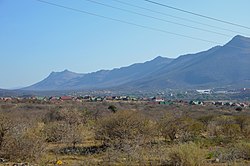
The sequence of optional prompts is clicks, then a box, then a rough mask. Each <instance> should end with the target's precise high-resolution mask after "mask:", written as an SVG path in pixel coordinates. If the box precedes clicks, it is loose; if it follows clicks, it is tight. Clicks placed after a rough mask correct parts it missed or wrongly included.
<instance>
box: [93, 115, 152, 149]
mask: <svg viewBox="0 0 250 166" xmlns="http://www.w3.org/2000/svg"><path fill="white" fill-rule="evenodd" d="M97 123H98V125H97V127H96V131H95V135H96V138H97V139H99V140H102V141H103V142H104V144H106V145H114V146H117V147H118V148H121V147H124V145H128V144H129V145H137V146H138V145H141V144H143V143H145V142H146V141H148V140H151V139H153V138H154V130H153V123H152V122H151V121H149V120H148V119H146V118H145V117H144V116H143V115H141V114H139V113H137V112H135V111H119V112H117V113H115V114H112V115H111V116H110V117H106V118H103V119H102V120H100V121H99V122H97Z"/></svg>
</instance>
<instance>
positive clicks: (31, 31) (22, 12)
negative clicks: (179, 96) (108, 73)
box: [0, 0, 250, 88]
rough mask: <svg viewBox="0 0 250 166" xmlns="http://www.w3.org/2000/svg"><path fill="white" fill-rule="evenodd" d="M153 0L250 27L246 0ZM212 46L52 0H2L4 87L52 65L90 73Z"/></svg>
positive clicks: (146, 21)
mask: <svg viewBox="0 0 250 166" xmlns="http://www.w3.org/2000/svg"><path fill="white" fill-rule="evenodd" d="M47 1H48V2H53V3H57V4H60V5H64V6H67V7H71V8H75V9H79V10H84V11H88V12H92V13H95V14H99V15H102V16H106V17H112V18H114V19H120V20H123V21H128V22H131V23H136V24H139V25H143V26H149V27H152V28H157V29H162V30H165V31H169V32H173V33H178V34H183V35H188V36H192V37H197V38H202V39H206V40H210V41H214V42H218V43H222V44H225V43H226V42H228V41H229V40H230V39H231V38H232V37H233V36H235V35H237V34H238V33H236V32H228V31H223V30H218V29H214V28H211V27H207V26H202V25H198V24H195V23H191V22H188V21H184V20H179V19H174V18H171V17H168V16H164V15H161V14H156V13H152V12H149V11H145V10H142V9H138V8H134V7H129V6H126V5H122V4H120V3H118V2H115V1H113V0H95V1H97V2H102V3H105V4H109V5H112V6H116V7H119V8H123V9H127V10H133V11H135V12H138V13H142V14H145V15H149V16H153V17H156V18H160V19H164V20H168V21H173V22H178V23H181V24H186V25H189V26H194V27H197V28H203V29H207V30H210V31H216V32H219V33H223V34H226V36H223V35H218V34H214V33H209V32H204V31H200V30H194V29H191V28H187V27H183V26H179V25H174V24H170V23H167V22H163V21H159V20H154V19H150V18H146V17H142V16H138V15H134V14H132V13H126V12H124V11H119V10H115V9H112V8H108V7H105V6H101V5H97V4H94V3H91V2H89V1H86V0H47ZM120 1H123V2H127V3H131V4H134V5H138V6H141V7H144V8H149V9H151V10H155V11H158V12H163V13H166V14H169V15H173V16H177V17H183V18H186V19H192V20H195V21H199V22H202V23H205V24H209V25H212V26H218V27H222V28H226V29H230V30H233V31H239V32H241V34H243V35H244V34H245V36H250V35H247V34H250V30H249V29H248V30H247V29H244V28H239V27H235V26H230V25H227V24H223V23H218V22H215V21H211V20H207V19H204V18H199V17H196V16H192V15H189V14H185V13H181V12H178V11H175V10H171V9H168V8H165V7H160V6H156V5H153V4H149V3H147V2H145V1H144V0H120ZM155 1H157V2H161V3H164V4H167V5H171V6H175V7H178V8H181V9H185V10H190V11H193V12H196V13H200V14H203V15H208V16H211V17H216V18H219V19H223V20H227V21H231V22H235V23H238V24H243V25H246V26H248V27H250V18H249V15H250V10H249V6H250V1H249V0H237V1H236V0H207V1H201V0H188V1H187V0H155ZM215 45H216V44H215V43H207V42H202V41H198V40H193V39H188V38H184V37H180V36H175V35H171V34H167V33H162V32H157V31H153V30H149V29H143V28H139V27H136V26H132V25H127V24H123V23H120V22H115V21H111V20H106V19H103V18H98V17H94V16H91V15H87V14H83V13H79V12H74V11H70V10H67V9H62V8H58V7H55V6H50V5H47V4H44V3H41V2H38V1H36V0H0V88H12V87H19V86H28V85H31V84H33V83H36V82H38V81H40V80H42V79H43V78H45V77H46V76H48V75H49V73H50V72H51V71H62V70H64V69H68V70H71V71H74V72H78V73H86V72H92V71H96V70H99V69H112V68H116V67H121V66H127V65H130V64H132V63H136V62H144V61H147V60H151V59H153V58H155V57H156V56H159V55H161V56H164V57H173V58H174V57H177V56H179V55H182V54H187V53H196V52H199V51H203V50H206V49H208V48H210V47H212V46H215Z"/></svg>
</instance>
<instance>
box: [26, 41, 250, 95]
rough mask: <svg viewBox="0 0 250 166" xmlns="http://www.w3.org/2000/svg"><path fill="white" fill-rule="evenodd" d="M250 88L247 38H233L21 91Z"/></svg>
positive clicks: (51, 79)
mask: <svg viewBox="0 0 250 166" xmlns="http://www.w3.org/2000/svg"><path fill="white" fill-rule="evenodd" d="M228 86H229V87H250V38H246V37H243V36H235V37H234V38H233V39H232V40H231V41H230V42H228V43H227V44H225V45H224V46H216V47H214V48H211V49H209V50H207V51H204V52H200V53H197V54H188V55H183V56H180V57H178V58H176V59H169V58H164V57H157V58H155V59H153V60H151V61H147V62H145V63H138V64H133V65H131V66H127V67H122V68H117V69H113V70H100V71H97V72H93V73H88V74H77V73H73V72H70V71H68V70H65V71H63V72H52V73H51V74H50V75H49V76H48V77H47V78H45V79H44V80H42V81H41V82H38V83H36V84H34V85H32V86H29V87H27V88H24V89H25V90H40V91H44V90H74V89H103V88H119V89H120V88H123V89H126V88H129V89H146V90H147V89H149V90H153V89H161V88H195V87H228Z"/></svg>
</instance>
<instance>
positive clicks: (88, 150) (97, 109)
mask: <svg viewBox="0 0 250 166" xmlns="http://www.w3.org/2000/svg"><path fill="white" fill-rule="evenodd" d="M1 104H3V103H1ZM4 104H5V103H4ZM3 108H4V109H3ZM6 108H8V109H6ZM10 108H11V109H9V107H1V109H0V111H1V114H0V158H2V159H4V160H5V161H7V162H10V163H12V162H13V163H15V162H30V163H34V164H39V165H54V164H56V163H57V162H59V161H60V163H62V164H64V165H97V164H99V165H178V166H192V165H194V166H195V165H197V166H198V165H213V164H217V165H218V164H225V163H227V164H232V163H233V164H236V165H237V163H238V164H239V165H244V164H246V165H248V164H250V116H249V114H248V111H249V110H246V112H245V113H243V114H242V113H241V114H239V113H234V112H230V113H228V112H227V113H225V112H223V111H222V110H219V111H218V112H216V109H218V108H213V109H214V110H211V108H210V110H209V109H208V108H204V107H190V108H192V110H189V109H190V108H189V109H188V108H184V107H181V106H174V107H173V106H172V107H159V106H154V105H149V106H147V107H146V106H145V105H143V104H139V103H137V104H132V105H131V104H128V105H126V104H120V105H117V104H116V105H111V104H110V103H101V104H99V105H98V104H95V103H93V104H89V105H87V104H80V105H79V104H78V105H77V104H74V103H68V104H65V105H60V106H58V105H53V104H51V105H34V104H27V103H26V104H19V105H15V107H10ZM111 108H112V109H111ZM113 110H116V111H113ZM209 111H210V112H209ZM229 111H230V110H229ZM0 164H1V163H0Z"/></svg>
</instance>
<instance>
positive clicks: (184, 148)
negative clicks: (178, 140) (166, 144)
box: [169, 143, 206, 166]
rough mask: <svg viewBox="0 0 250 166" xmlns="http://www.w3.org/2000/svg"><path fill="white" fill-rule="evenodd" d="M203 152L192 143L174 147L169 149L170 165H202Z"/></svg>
mask: <svg viewBox="0 0 250 166" xmlns="http://www.w3.org/2000/svg"><path fill="white" fill-rule="evenodd" d="M205 155H206V154H205V151H204V150H202V149H201V148H200V147H199V146H198V145H196V144H194V143H185V144H180V145H176V146H174V147H173V148H171V149H170V153H169V158H170V164H171V165H176V166H200V165H203V164H204V159H205Z"/></svg>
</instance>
